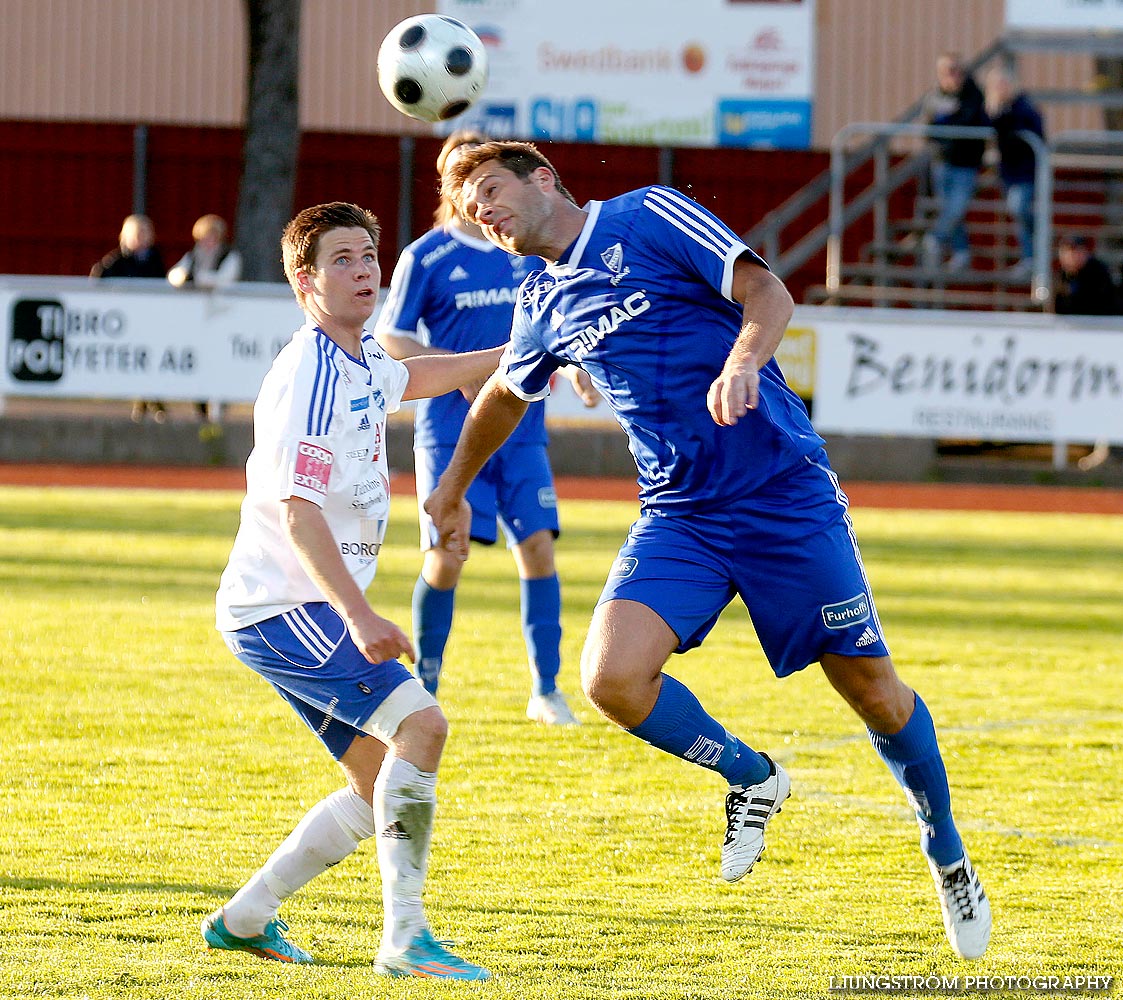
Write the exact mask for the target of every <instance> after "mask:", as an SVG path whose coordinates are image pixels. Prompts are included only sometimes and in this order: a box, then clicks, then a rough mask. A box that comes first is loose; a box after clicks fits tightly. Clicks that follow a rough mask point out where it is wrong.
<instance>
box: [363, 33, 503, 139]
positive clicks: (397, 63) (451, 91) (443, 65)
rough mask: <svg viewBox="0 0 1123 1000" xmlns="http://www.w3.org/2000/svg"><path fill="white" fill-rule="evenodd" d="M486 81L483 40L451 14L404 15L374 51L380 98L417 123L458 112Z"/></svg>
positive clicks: (432, 120) (469, 102)
mask: <svg viewBox="0 0 1123 1000" xmlns="http://www.w3.org/2000/svg"><path fill="white" fill-rule="evenodd" d="M486 83H487V52H486V50H485V49H484V45H483V42H481V41H480V38H479V36H478V35H477V34H476V33H475V32H474V31H473V30H472V29H471V28H469V27H468V25H466V24H464V22H463V21H458V20H456V18H454V17H444V16H443V15H441V14H419V15H418V16H417V17H407V18H406V19H405V20H404V21H402V22H401V23H400V24H398V25H395V27H393V28H391V29H390V32H389V34H388V35H387V36H386V37H385V38H384V39H383V41H382V45H381V46H380V47H379V49H378V85H379V86H380V87H381V88H382V93H384V94H385V95H386V100H388V101H389V102H390V103H391V104H392V105H394V107H395V108H397V109H398V110H399V111H400V112H402V114H405V115H409V116H410V117H411V118H417V119H419V120H421V121H423V122H438V121H446V120H447V119H449V118H455V117H456V116H457V115H459V114H463V113H464V112H465V111H467V110H468V108H469V107H470V106H471V105H472V104H473V103H474V102H475V101H476V99H477V98H478V97H479V96H480V94H482V93H483V89H484V85H485V84H486Z"/></svg>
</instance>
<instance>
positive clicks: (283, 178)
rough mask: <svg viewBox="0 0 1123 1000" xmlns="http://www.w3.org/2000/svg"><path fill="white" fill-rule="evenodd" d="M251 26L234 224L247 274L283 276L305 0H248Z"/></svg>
mask: <svg viewBox="0 0 1123 1000" xmlns="http://www.w3.org/2000/svg"><path fill="white" fill-rule="evenodd" d="M244 3H245V8H246V20H247V29H248V34H249V63H248V77H247V81H246V135H245V143H244V145H243V147H242V182H241V186H240V187H239V189H238V212H237V218H236V220H235V232H236V237H237V245H238V249H239V250H240V251H241V253H242V260H243V262H244V266H243V270H242V279H243V280H244V281H283V280H284V270H283V269H282V267H281V250H280V240H281V233H282V232H283V231H284V228H285V225H286V224H287V223H288V221H289V219H290V218H291V217H292V211H293V190H294V188H295V185H296V162H297V151H298V149H299V146H300V101H299V78H300V3H301V0H244Z"/></svg>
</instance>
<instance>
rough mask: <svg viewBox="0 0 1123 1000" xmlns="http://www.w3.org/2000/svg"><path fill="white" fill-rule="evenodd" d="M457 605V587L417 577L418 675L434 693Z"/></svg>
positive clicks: (415, 602) (414, 620) (415, 624)
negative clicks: (441, 587)
mask: <svg viewBox="0 0 1123 1000" xmlns="http://www.w3.org/2000/svg"><path fill="white" fill-rule="evenodd" d="M455 607H456V588H455V587H452V588H451V589H449V590H437V589H436V588H434V587H430V586H429V584H427V583H426V582H425V578H424V577H423V576H419V577H418V578H417V583H416V584H415V585H414V588H413V631H414V642H415V643H416V644H417V676H418V677H420V678H421V683H422V684H424V685H425V690H426V691H428V692H429V693H430V694H436V693H437V684H438V683H439V682H440V677H441V665H442V664H443V662H444V655H445V645H446V644H447V643H448V634H449V632H451V631H452V612H453V609H454V608H455Z"/></svg>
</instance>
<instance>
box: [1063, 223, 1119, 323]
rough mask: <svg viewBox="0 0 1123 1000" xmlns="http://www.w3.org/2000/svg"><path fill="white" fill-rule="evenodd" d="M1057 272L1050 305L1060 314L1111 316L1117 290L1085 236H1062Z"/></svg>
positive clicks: (1116, 310) (1116, 303) (1116, 297)
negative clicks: (1054, 290) (1057, 275)
mask: <svg viewBox="0 0 1123 1000" xmlns="http://www.w3.org/2000/svg"><path fill="white" fill-rule="evenodd" d="M1057 258H1058V260H1059V262H1060V275H1059V277H1058V279H1057V290H1056V294H1055V295H1054V298H1053V309H1054V311H1055V312H1057V313H1060V314H1062V315H1066V316H1071V315H1077V316H1114V315H1116V314H1117V313H1118V312H1119V290H1118V289H1117V288H1116V286H1115V282H1114V281H1113V280H1112V277H1111V272H1110V271H1109V270H1108V268H1107V265H1106V264H1105V263H1104V262H1103V261H1102V260H1100V258H1099V257H1097V256H1096V255H1095V254H1094V253H1093V252H1092V241H1091V240H1090V239H1089V238H1088V237H1087V236H1073V235H1066V236H1062V237H1061V239H1060V241H1059V243H1058V246H1057Z"/></svg>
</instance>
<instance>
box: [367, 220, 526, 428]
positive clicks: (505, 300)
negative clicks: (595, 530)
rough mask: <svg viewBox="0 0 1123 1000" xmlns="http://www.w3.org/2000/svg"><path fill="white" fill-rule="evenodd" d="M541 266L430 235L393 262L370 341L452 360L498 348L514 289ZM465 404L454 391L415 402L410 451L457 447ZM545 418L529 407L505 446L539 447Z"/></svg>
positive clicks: (443, 233)
mask: <svg viewBox="0 0 1123 1000" xmlns="http://www.w3.org/2000/svg"><path fill="white" fill-rule="evenodd" d="M544 266H545V261H543V260H542V259H541V258H539V257H519V256H517V255H515V254H509V253H507V252H506V251H504V250H500V249H499V248H498V247H496V246H493V245H492V244H490V243H488V242H487V241H486V240H480V239H473V238H472V237H471V236H467V235H465V234H464V233H461V232H459V231H458V230H456V229H453V228H443V229H434V230H431V231H430V232H428V233H426V234H425V235H424V236H422V237H421V238H420V239H419V240H416V241H415V242H414V243H411V244H410V245H409V246H408V247H407V248H406V250H405V251H404V252H403V253H402V255H401V258H400V259H399V260H398V264H397V267H395V268H394V275H393V278H392V279H391V281H390V292H389V294H388V295H387V297H386V304H385V306H384V307H383V309H382V312H381V313H380V314H379V317H378V322H377V324H376V326H375V334H376V335H382V334H394V335H397V336H402V337H409V338H411V339H413V340H417V341H419V342H420V343H422V344H425V345H427V346H430V347H440V348H444V349H445V350H449V351H456V352H458V353H459V352H462V351H480V350H485V349H486V348H489V347H498V346H499V345H500V344H503V343H506V341H507V338H508V337H509V336H510V333H511V312H512V310H513V308H514V302H515V299H516V298H517V294H516V293H517V290H518V287H519V285H520V283H521V282H522V280H523V279H524V278H525V277H526V276H527V275H528V274H529V273H530V272H531V271H534V270H537V269H539V268H541V267H544ZM470 405H471V404H469V402H468V400H467V399H465V398H464V395H463V394H462V393H460V392H459V391H457V392H450V393H446V394H445V395H443V396H438V397H437V398H436V399H422V400H419V401H418V404H417V418H416V424H415V429H414V446H415V447H418V448H429V447H434V446H441V445H454V444H456V441H457V439H458V438H459V436H460V428H461V427H462V426H463V424H464V418H465V416H467V414H468V407H469V406H470ZM545 412H546V410H545V404H541V403H540V404H538V405H535V406H532V407H531V408H530V411H529V412H528V413H527V415H526V417H524V418H523V420H522V422H521V423H520V425H519V427H518V428H517V429H516V430H515V432H514V434H512V435H511V438H510V443H511V444H541V445H544V444H545V443H546V426H545Z"/></svg>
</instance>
